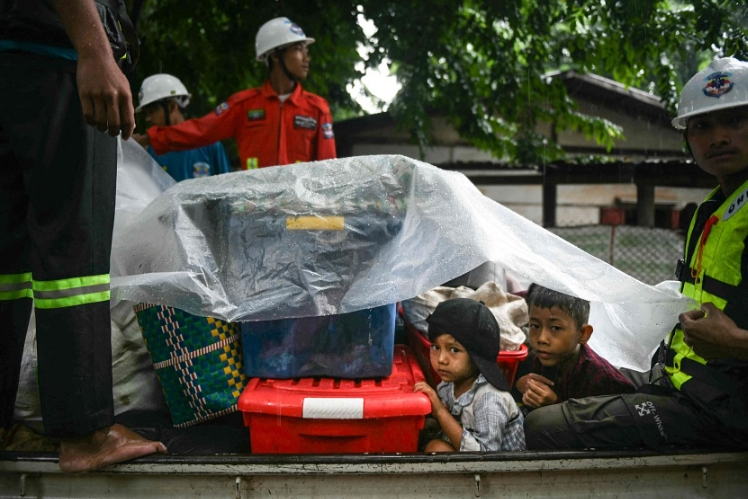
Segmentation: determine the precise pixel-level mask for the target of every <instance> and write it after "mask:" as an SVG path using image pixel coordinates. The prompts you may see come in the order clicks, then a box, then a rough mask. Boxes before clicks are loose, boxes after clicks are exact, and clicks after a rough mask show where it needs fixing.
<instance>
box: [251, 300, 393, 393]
mask: <svg viewBox="0 0 748 499" xmlns="http://www.w3.org/2000/svg"><path fill="white" fill-rule="evenodd" d="M395 315H396V312H395V304H394V303H393V304H391V305H384V306H381V307H376V308H371V309H365V310H359V311H358V312H351V313H349V314H340V315H327V316H321V317H303V318H299V319H279V320H274V321H259V322H242V323H241V329H242V347H243V350H244V369H245V373H246V374H247V376H249V377H253V378H273V379H287V378H307V377H327V378H348V379H355V378H380V377H385V376H389V375H390V374H391V373H392V362H393V352H394V347H395Z"/></svg>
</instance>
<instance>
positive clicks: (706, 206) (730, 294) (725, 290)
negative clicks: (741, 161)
mask: <svg viewBox="0 0 748 499" xmlns="http://www.w3.org/2000/svg"><path fill="white" fill-rule="evenodd" d="M722 199H724V198H723V196H722V193H721V191H720V188H719V187H718V188H716V189H715V190H714V191H712V192H711V193H710V194H709V196H707V198H706V200H705V201H704V202H703V203H702V204H701V206H699V209H698V211H697V212H696V214H695V215H694V218H693V220H691V226H690V228H689V231H688V237H687V239H686V250H685V259H684V261H682V262H681V264H679V266H678V267H679V268H678V270H677V271H676V274H678V278H679V279H680V280H681V281H682V284H681V292H682V293H683V294H684V295H686V296H689V297H691V298H693V299H694V300H696V301H697V302H698V303H707V302H711V303H713V304H714V305H715V306H716V307H717V308H719V309H721V310H723V311H724V312H725V313H726V314H727V315H728V316H729V317H730V318H731V319H732V320H734V321H735V322H736V324H737V325H738V326H739V327H741V328H743V329H748V280H744V279H743V273H744V272H748V249H747V248H746V238H747V237H748V182H746V183H744V184H743V185H742V186H740V187H739V188H738V189H736V191H735V192H734V193H733V194H732V195H731V196H730V197H729V198H727V199H724V200H723V201H722V202H721V203H720V200H722ZM684 262H687V265H683V263H684ZM665 365H666V367H665V369H666V371H667V373H668V374H669V376H670V380H671V381H672V383H673V385H674V386H675V388H677V389H678V390H681V391H684V392H689V391H690V389H691V388H693V389H697V390H698V391H699V392H700V393H699V397H700V398H703V396H709V397H710V398H711V397H713V396H716V395H717V392H723V393H725V392H726V393H730V392H732V391H734V389H736V388H737V387H738V386H739V385H742V384H743V383H745V381H748V380H743V377H744V376H743V374H744V373H745V372H746V371H745V370H746V369H747V368H748V363H746V362H742V361H736V360H729V359H720V360H717V361H709V362H707V361H706V360H705V359H704V358H702V357H700V356H699V355H697V354H696V353H694V351H693V350H692V349H691V348H690V347H689V346H688V345H686V344H685V342H684V341H683V331H682V330H681V329H680V328H679V327H676V328H675V329H674V330H673V332H672V333H671V336H670V338H669V349H668V352H667V360H666V363H665ZM694 378H696V379H698V382H694V381H692V380H693V379H694Z"/></svg>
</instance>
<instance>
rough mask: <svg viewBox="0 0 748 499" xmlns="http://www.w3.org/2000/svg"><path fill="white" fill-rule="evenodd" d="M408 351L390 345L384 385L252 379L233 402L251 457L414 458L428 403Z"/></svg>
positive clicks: (378, 382)
mask: <svg viewBox="0 0 748 499" xmlns="http://www.w3.org/2000/svg"><path fill="white" fill-rule="evenodd" d="M417 381H424V376H423V371H421V368H420V367H419V366H418V362H417V361H416V359H415V356H414V355H413V352H412V351H411V349H410V348H408V347H407V346H405V345H395V355H394V362H393V367H392V374H391V375H390V376H388V377H386V378H378V379H362V380H349V379H338V378H297V379H286V380H280V379H264V378H252V379H251V380H250V381H249V384H248V385H247V387H246V388H245V389H244V391H243V392H242V395H241V396H240V397H239V403H238V407H239V410H240V411H242V413H243V415H244V425H245V426H247V427H249V429H250V445H251V450H252V453H253V454H350V453H363V452H368V453H394V452H417V451H418V432H419V430H420V429H421V428H423V423H424V419H425V417H426V415H428V414H430V413H431V402H430V401H429V398H428V396H426V394H424V393H415V392H413V385H414V384H415V383H416V382H417Z"/></svg>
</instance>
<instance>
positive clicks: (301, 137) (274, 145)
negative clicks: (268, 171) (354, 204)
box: [147, 81, 336, 169]
mask: <svg viewBox="0 0 748 499" xmlns="http://www.w3.org/2000/svg"><path fill="white" fill-rule="evenodd" d="M147 133H148V137H149V138H150V141H151V146H153V149H154V150H155V151H156V154H165V153H167V152H172V151H184V150H186V149H195V148H198V147H204V146H207V145H210V144H212V143H214V142H216V141H219V140H225V139H228V138H232V137H233V138H234V140H236V143H237V146H238V148H239V158H240V160H241V167H242V169H252V168H263V167H266V166H275V165H287V164H290V163H297V162H306V161H315V160H323V159H333V158H335V157H336V154H335V135H334V134H333V130H332V115H331V114H330V107H329V106H328V105H327V101H326V100H325V99H323V98H322V97H320V96H318V95H315V94H312V93H309V92H307V91H305V90H304V89H302V88H301V84H299V83H297V84H296V88H295V89H294V91H293V92H292V93H291V95H290V96H289V97H288V98H287V99H286V100H285V102H283V104H281V101H280V98H279V97H278V94H276V93H275V90H273V87H272V86H271V85H270V81H266V82H265V84H264V85H263V86H262V87H261V88H252V89H249V90H244V91H242V92H238V93H236V94H234V95H232V96H231V97H229V99H228V100H227V101H226V102H224V103H222V104H220V105H219V106H218V107H216V110H215V111H214V112H212V113H210V114H207V115H205V116H203V117H202V118H195V119H191V120H187V121H184V122H183V123H179V124H178V125H172V126H154V127H151V128H149V129H148V132H147Z"/></svg>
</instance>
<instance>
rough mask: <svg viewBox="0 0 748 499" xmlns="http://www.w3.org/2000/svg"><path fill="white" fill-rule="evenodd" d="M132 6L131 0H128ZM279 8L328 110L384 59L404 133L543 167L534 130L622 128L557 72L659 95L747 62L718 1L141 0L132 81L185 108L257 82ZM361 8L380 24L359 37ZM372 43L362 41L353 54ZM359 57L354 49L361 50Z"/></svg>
mask: <svg viewBox="0 0 748 499" xmlns="http://www.w3.org/2000/svg"><path fill="white" fill-rule="evenodd" d="M129 2H130V3H131V4H132V3H134V2H135V0H129ZM278 16H286V17H289V18H290V19H292V20H293V21H294V22H296V23H298V24H299V25H300V26H301V27H302V28H303V29H304V30H305V32H306V33H307V35H308V36H312V37H314V38H316V40H317V41H316V43H315V44H314V45H312V46H311V47H310V55H311V58H312V67H311V71H310V75H309V78H308V80H307V81H306V82H305V84H304V85H305V88H307V89H309V90H311V91H313V92H316V93H319V94H321V95H323V96H325V97H326V98H327V99H328V101H329V102H330V105H331V107H332V109H333V114H334V115H335V117H336V119H340V118H342V117H349V116H353V115H358V114H362V113H363V111H362V110H361V109H360V108H358V105H357V104H356V103H355V102H354V101H353V100H352V99H351V97H350V95H349V94H348V92H347V91H346V86H347V85H348V84H349V83H350V82H351V81H353V80H354V79H356V78H359V77H361V76H362V72H361V71H360V67H359V69H356V64H357V63H360V62H363V63H364V64H365V67H376V66H377V65H378V64H379V63H380V62H381V61H383V60H389V61H391V67H392V70H393V71H394V72H395V74H396V75H397V77H398V81H399V82H400V83H401V84H402V90H401V91H400V92H399V94H398V96H397V97H396V99H395V101H394V102H393V104H392V106H391V107H390V109H389V112H390V113H391V114H392V115H393V116H394V117H395V119H396V120H397V122H398V123H399V125H400V126H402V127H403V128H405V129H407V130H408V131H409V132H410V133H411V135H412V137H413V140H414V141H416V142H417V143H418V144H419V145H421V146H424V145H427V144H428V143H429V140H430V132H429V131H430V117H431V116H433V115H434V113H438V114H440V115H443V116H446V117H447V119H448V120H449V121H450V123H452V124H453V125H454V126H455V127H456V128H457V130H458V131H459V132H460V134H461V135H462V136H463V137H465V138H466V139H469V140H470V141H472V142H473V143H474V144H476V145H477V146H478V147H481V148H482V149H484V150H488V151H491V152H492V153H493V154H494V156H496V157H505V158H510V159H511V160H513V161H518V162H542V161H549V160H553V159H556V158H559V157H561V156H562V151H561V150H560V149H559V148H558V147H557V145H556V144H554V143H553V142H552V141H551V140H549V139H548V138H547V137H545V136H543V135H541V134H539V133H538V132H537V131H536V125H537V124H538V123H541V122H545V123H551V124H552V126H554V127H556V129H557V130H560V129H568V128H573V129H577V130H581V131H583V132H584V133H586V134H587V135H588V136H589V137H591V138H594V139H595V140H597V141H598V142H599V143H601V144H603V145H606V146H608V147H611V146H612V144H613V139H614V138H616V137H618V136H620V130H619V129H617V128H616V127H615V126H613V125H612V124H611V123H609V122H606V121H605V120H602V119H594V118H590V117H588V116H585V115H583V114H581V113H579V112H578V111H577V108H576V105H575V103H574V102H573V100H571V99H570V98H569V97H568V96H567V94H566V90H565V87H564V86H563V85H562V84H561V82H559V81H558V80H557V79H554V78H551V77H549V76H548V75H549V74H551V73H552V72H554V71H559V70H567V69H574V70H576V71H579V72H591V73H597V74H601V75H605V76H609V77H611V78H613V79H615V80H617V81H619V82H621V83H623V84H625V85H631V86H635V87H638V88H643V89H645V90H649V91H651V92H653V93H654V94H656V95H659V96H661V97H662V98H663V99H664V101H665V103H666V104H667V105H668V106H669V108H670V109H671V110H674V108H675V103H676V102H677V96H678V92H679V89H680V88H681V86H682V84H683V83H684V79H686V78H688V77H689V76H690V75H691V74H693V73H694V72H695V71H696V70H698V69H699V68H700V67H703V65H704V64H706V62H707V61H708V60H709V59H710V58H711V57H712V56H714V55H733V56H736V57H739V58H743V59H748V27H747V26H746V21H748V7H746V5H745V4H744V2H742V1H741V2H738V1H721V0H693V1H675V0H672V1H667V0H660V1H657V0H618V1H615V0H514V1H497V0H399V1H397V2H386V1H381V0H360V1H358V2H346V1H343V0H325V1H321V0H270V1H267V2H247V1H245V0H222V1H220V2H219V1H216V0H201V1H199V2H197V1H195V2H184V1H178V0H143V3H142V9H141V10H140V16H139V19H138V31H139V33H140V35H141V38H142V39H143V50H142V59H141V63H140V65H139V67H138V69H137V73H136V76H135V86H136V87H137V86H139V83H140V81H142V79H143V78H145V77H146V76H148V75H149V74H152V73H155V72H168V73H172V74H174V75H176V76H178V77H179V78H181V79H182V80H183V81H184V82H185V83H186V84H187V85H188V87H189V88H190V90H191V91H192V93H193V94H194V97H193V102H194V104H193V105H192V106H191V107H192V111H193V114H199V113H203V112H208V111H209V110H210V109H212V108H213V107H214V106H215V105H216V104H218V103H220V102H221V101H223V100H224V99H225V98H226V97H228V96H229V95H231V94H232V93H234V92H236V91H239V90H241V89H244V88H250V87H253V86H257V85H260V84H261V83H262V82H263V80H264V79H265V76H266V69H265V67H264V66H263V65H262V64H261V63H259V62H256V61H255V60H254V57H255V53H254V38H255V34H256V32H257V30H258V28H259V27H260V26H261V25H262V24H263V23H264V22H265V21H267V20H269V19H271V18H273V17H278ZM359 16H364V17H365V18H367V19H371V20H372V21H373V22H374V24H375V25H376V26H377V28H378V31H377V33H376V34H375V35H374V36H373V37H372V38H371V39H368V40H367V38H366V36H365V35H364V33H363V31H362V29H361V27H360V26H359V24H358V19H359ZM360 47H368V50H361V51H359V50H358V49H359V48H360ZM359 52H361V53H362V54H363V55H361V54H360V53H359Z"/></svg>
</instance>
